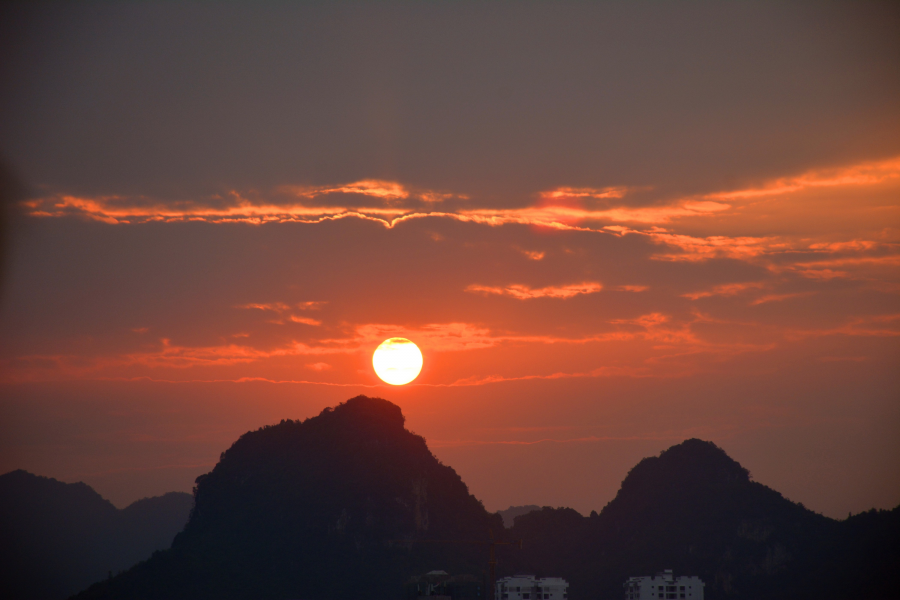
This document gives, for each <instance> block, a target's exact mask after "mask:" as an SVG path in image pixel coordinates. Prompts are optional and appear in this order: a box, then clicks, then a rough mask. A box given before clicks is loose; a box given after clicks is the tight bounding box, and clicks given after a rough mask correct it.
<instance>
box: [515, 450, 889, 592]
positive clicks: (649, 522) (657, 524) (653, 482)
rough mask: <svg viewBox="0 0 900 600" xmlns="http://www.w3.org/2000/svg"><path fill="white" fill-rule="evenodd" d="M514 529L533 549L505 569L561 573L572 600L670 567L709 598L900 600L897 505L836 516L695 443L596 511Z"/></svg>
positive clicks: (635, 475) (632, 479)
mask: <svg viewBox="0 0 900 600" xmlns="http://www.w3.org/2000/svg"><path fill="white" fill-rule="evenodd" d="M511 533H512V535H513V536H514V537H521V538H523V539H525V540H526V544H525V548H524V549H523V550H522V551H521V552H520V553H511V554H509V556H505V558H506V561H505V563H503V564H505V565H506V569H507V570H509V569H513V570H516V569H518V570H528V571H532V572H538V573H543V574H547V575H555V576H561V577H565V578H567V579H568V580H569V582H570V584H571V587H570V591H571V593H570V597H571V598H572V599H573V600H575V599H576V598H588V597H594V598H596V597H598V596H599V597H600V598H621V597H622V594H623V590H622V584H623V583H624V581H625V579H627V578H628V577H630V576H638V575H652V574H654V573H656V572H659V571H662V570H663V569H674V570H675V573H676V575H698V576H700V578H701V579H703V580H704V582H706V590H705V597H706V598H707V599H708V600H716V599H717V598H736V599H737V598H772V599H775V598H823V599H840V598H867V599H876V598H897V597H900V592H898V591H897V590H896V589H895V585H894V583H893V581H892V580H893V576H892V574H896V573H900V507H898V508H896V509H894V510H892V511H870V512H868V513H863V514H860V515H856V516H854V517H851V518H848V519H847V520H845V521H836V520H834V519H829V518H827V517H824V516H822V515H819V514H816V513H814V512H812V511H810V510H808V509H806V508H804V507H803V505H802V504H795V503H793V502H791V501H789V500H787V499H785V498H784V497H783V496H782V495H781V494H779V493H778V492H776V491H774V490H772V489H770V488H768V487H766V486H764V485H762V484H760V483H757V482H754V481H752V480H751V478H750V474H749V473H748V471H747V470H746V469H745V468H743V467H742V466H741V465H740V464H738V463H737V462H736V461H734V460H733V459H731V458H730V457H729V456H728V455H727V454H726V453H725V452H724V451H723V450H722V449H720V448H718V447H717V446H716V445H715V444H713V443H711V442H705V441H701V440H697V439H691V440H687V441H685V442H684V443H682V444H678V445H676V446H673V447H671V448H669V449H668V450H666V451H664V452H662V453H661V454H660V456H658V457H651V458H645V459H644V460H642V461H641V462H640V463H638V464H637V466H635V467H634V468H633V469H632V470H631V471H630V472H629V474H628V476H627V477H626V478H625V480H624V481H623V482H622V486H621V489H620V490H619V492H618V494H617V495H616V497H615V498H614V499H613V500H612V501H611V502H610V503H609V504H608V505H607V506H606V507H605V508H604V509H603V510H602V511H601V512H600V514H597V513H596V512H595V513H592V514H591V516H589V517H583V516H581V515H580V514H579V513H577V512H575V511H574V510H572V509H566V508H561V509H552V508H544V509H542V510H541V511H537V512H532V513H529V514H526V515H523V516H520V517H518V518H516V520H515V525H514V527H513V528H512V532H511Z"/></svg>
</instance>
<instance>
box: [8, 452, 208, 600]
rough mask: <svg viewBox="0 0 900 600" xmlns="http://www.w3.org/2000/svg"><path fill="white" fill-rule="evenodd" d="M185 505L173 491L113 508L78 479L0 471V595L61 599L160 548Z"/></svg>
mask: <svg viewBox="0 0 900 600" xmlns="http://www.w3.org/2000/svg"><path fill="white" fill-rule="evenodd" d="M192 505H193V498H192V497H191V495H190V494H184V493H180V492H172V493H169V494H166V495H164V496H158V497H155V498H145V499H143V500H138V501H137V502H135V503H133V504H131V505H130V506H128V507H127V508H125V509H122V510H119V509H117V508H116V507H115V506H113V505H112V503H110V502H109V501H108V500H105V499H104V498H103V497H101V496H100V494H98V493H97V492H95V491H94V490H93V489H91V488H90V487H89V486H87V485H85V484H84V483H63V482H61V481H57V480H55V479H50V478H47V477H38V476H37V475H32V474H31V473H28V472H26V471H22V470H19V471H13V472H11V473H6V474H5V475H0V597H3V598H11V599H15V598H35V599H46V600H55V599H61V598H66V597H68V596H70V595H71V594H74V593H75V592H77V591H79V590H81V589H84V588H85V587H86V586H87V585H89V584H91V583H93V582H95V581H97V580H99V579H105V578H107V577H108V576H109V573H110V572H113V573H115V572H118V571H121V570H123V569H127V568H128V567H131V566H132V565H134V564H136V563H137V562H139V561H141V560H144V559H146V558H148V557H149V556H150V555H151V554H152V553H153V552H154V551H155V550H159V549H162V548H167V547H168V546H169V545H170V544H171V543H172V539H173V538H174V537H175V534H176V533H178V532H179V531H180V530H181V529H182V528H183V527H184V524H185V523H186V522H187V519H188V515H189V513H190V510H191V506H192Z"/></svg>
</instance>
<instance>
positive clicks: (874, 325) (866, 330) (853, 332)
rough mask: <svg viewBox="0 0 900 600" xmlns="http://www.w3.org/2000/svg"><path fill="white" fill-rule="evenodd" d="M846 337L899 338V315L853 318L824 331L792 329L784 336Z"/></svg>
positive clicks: (790, 338)
mask: <svg viewBox="0 0 900 600" xmlns="http://www.w3.org/2000/svg"><path fill="white" fill-rule="evenodd" d="M832 335H846V336H854V337H897V336H900V313H897V314H888V315H875V316H870V317H854V318H852V319H850V321H849V322H848V323H846V324H844V325H841V326H839V327H832V328H825V329H802V330H801V329H794V330H791V331H789V332H787V333H786V334H785V337H786V338H787V339H789V340H802V339H804V338H808V337H822V336H832Z"/></svg>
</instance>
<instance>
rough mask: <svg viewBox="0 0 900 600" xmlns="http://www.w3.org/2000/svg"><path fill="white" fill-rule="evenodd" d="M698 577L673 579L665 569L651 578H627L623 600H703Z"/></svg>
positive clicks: (702, 585)
mask: <svg viewBox="0 0 900 600" xmlns="http://www.w3.org/2000/svg"><path fill="white" fill-rule="evenodd" d="M705 585H706V584H705V583H703V582H702V581H701V580H700V578H699V577H684V576H682V577H675V576H674V575H673V574H672V569H666V570H665V571H663V572H662V573H657V574H656V575H654V576H653V577H650V576H649V575H647V576H645V577H629V578H628V581H626V582H625V600H682V599H684V600H703V587H704V586H705Z"/></svg>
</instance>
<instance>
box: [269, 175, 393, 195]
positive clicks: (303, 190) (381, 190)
mask: <svg viewBox="0 0 900 600" xmlns="http://www.w3.org/2000/svg"><path fill="white" fill-rule="evenodd" d="M282 189H283V190H285V191H289V192H291V193H293V194H294V195H296V196H300V197H302V198H315V197H317V196H323V195H326V194H361V195H364V196H374V197H375V198H381V199H383V200H401V199H404V198H408V197H409V192H408V191H407V190H406V188H405V187H403V186H402V185H401V184H399V183H397V182H395V181H384V180H381V179H363V180H362V181H356V182H354V183H346V184H344V185H337V186H319V187H300V186H285V187H283V188H282Z"/></svg>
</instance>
